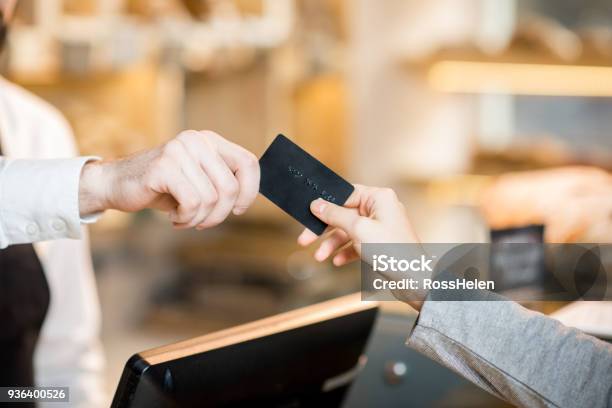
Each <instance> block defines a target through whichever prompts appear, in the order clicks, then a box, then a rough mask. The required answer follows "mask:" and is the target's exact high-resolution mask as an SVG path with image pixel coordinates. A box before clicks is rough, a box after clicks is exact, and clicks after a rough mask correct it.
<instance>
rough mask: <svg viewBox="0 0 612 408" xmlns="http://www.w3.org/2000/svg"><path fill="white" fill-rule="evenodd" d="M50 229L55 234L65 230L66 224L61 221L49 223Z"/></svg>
mask: <svg viewBox="0 0 612 408" xmlns="http://www.w3.org/2000/svg"><path fill="white" fill-rule="evenodd" d="M51 227H52V228H53V229H54V230H55V231H57V232H62V231H65V230H66V223H65V222H64V221H63V220H60V219H56V220H53V222H52V223H51Z"/></svg>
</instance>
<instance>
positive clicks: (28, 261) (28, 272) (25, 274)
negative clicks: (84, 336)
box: [0, 150, 49, 408]
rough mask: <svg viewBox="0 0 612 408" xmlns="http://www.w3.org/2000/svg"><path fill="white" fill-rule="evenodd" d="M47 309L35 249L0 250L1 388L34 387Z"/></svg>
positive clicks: (46, 293)
mask: <svg viewBox="0 0 612 408" xmlns="http://www.w3.org/2000/svg"><path fill="white" fill-rule="evenodd" d="M1 153H2V151H1V150H0V154H1ZM48 307H49V286H48V285H47V280H46V278H45V274H44V271H43V269H42V265H41V264H40V261H39V259H38V256H36V252H34V247H33V246H32V245H31V244H25V245H12V246H9V247H8V248H6V249H0V386H5V387H6V386H22V387H26V386H33V385H34V364H33V356H34V349H35V348H36V342H37V340H38V335H39V333H40V329H41V327H42V324H43V321H44V319H45V315H46V314H47V309H48ZM19 405H20V406H22V407H24V408H25V407H26V406H28V405H27V404H23V403H20V404H19Z"/></svg>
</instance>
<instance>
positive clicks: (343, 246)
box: [298, 185, 426, 310]
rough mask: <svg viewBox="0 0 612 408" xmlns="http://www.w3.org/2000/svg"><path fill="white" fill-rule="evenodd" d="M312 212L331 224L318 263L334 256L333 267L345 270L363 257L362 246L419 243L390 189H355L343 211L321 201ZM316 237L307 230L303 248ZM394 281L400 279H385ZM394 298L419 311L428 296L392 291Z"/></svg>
mask: <svg viewBox="0 0 612 408" xmlns="http://www.w3.org/2000/svg"><path fill="white" fill-rule="evenodd" d="M310 209H311V211H312V213H313V214H314V215H316V216H317V217H318V218H319V219H321V221H323V222H325V223H327V224H329V228H328V231H327V232H326V233H325V234H324V235H323V237H322V239H321V243H320V244H319V248H318V249H317V251H316V252H315V258H316V259H317V260H318V261H324V260H325V259H327V258H329V257H330V256H331V255H332V254H335V255H334V257H333V263H334V265H336V266H342V265H345V264H347V263H349V262H352V261H355V260H357V259H359V258H360V256H361V255H362V252H361V244H362V243H385V244H391V243H394V244H395V243H408V244H409V243H417V242H418V238H417V236H416V235H415V233H414V232H413V230H412V227H411V225H410V221H408V217H407V216H406V210H405V208H404V205H403V204H402V203H401V202H400V201H399V200H398V198H397V195H396V194H395V192H394V191H393V190H391V189H388V188H377V187H365V186H361V185H356V186H355V191H354V192H353V194H352V195H351V196H350V197H349V199H348V200H347V202H346V203H345V204H344V207H340V206H338V205H336V204H332V203H330V202H327V201H325V200H322V199H318V200H315V201H313V202H312V204H311V206H310ZM317 238H318V237H317V235H315V234H314V233H313V232H312V231H310V230H308V229H306V230H304V232H302V234H301V235H300V236H299V238H298V242H299V244H300V245H302V246H307V245H310V244H312V243H313V242H314V241H316V240H317ZM384 277H385V278H386V279H388V280H395V279H397V278H398V276H391V275H387V276H384ZM392 293H393V295H394V296H395V297H396V298H397V299H399V300H401V301H403V302H406V303H408V304H410V305H411V306H412V307H414V308H415V309H417V310H420V308H421V305H422V302H423V300H424V298H425V296H426V293H425V292H423V291H406V290H393V291H392Z"/></svg>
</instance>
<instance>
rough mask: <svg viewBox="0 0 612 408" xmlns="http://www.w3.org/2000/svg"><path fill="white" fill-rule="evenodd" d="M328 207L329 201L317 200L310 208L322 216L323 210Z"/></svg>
mask: <svg viewBox="0 0 612 408" xmlns="http://www.w3.org/2000/svg"><path fill="white" fill-rule="evenodd" d="M326 205H327V201H325V200H323V199H322V198H317V199H316V200H314V201H313V202H312V204H311V205H310V208H311V209H312V211H313V212H315V213H317V214H321V213H322V212H323V210H325V206H326Z"/></svg>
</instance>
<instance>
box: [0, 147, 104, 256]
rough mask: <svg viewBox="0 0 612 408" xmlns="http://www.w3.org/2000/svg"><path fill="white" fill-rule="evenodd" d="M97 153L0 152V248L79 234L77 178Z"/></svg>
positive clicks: (75, 237)
mask: <svg viewBox="0 0 612 408" xmlns="http://www.w3.org/2000/svg"><path fill="white" fill-rule="evenodd" d="M97 159H98V158H97V157H77V158H69V159H40V160H31V159H9V158H5V157H1V156H0V248H5V247H7V246H9V245H13V244H22V243H32V242H38V241H45V240H53V239H60V238H73V239H79V238H81V223H91V222H95V221H96V220H97V218H98V217H97V216H93V217H88V218H87V219H81V217H80V215H79V179H80V176H81V169H82V168H83V165H84V164H85V163H86V162H88V161H91V160H97Z"/></svg>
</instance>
